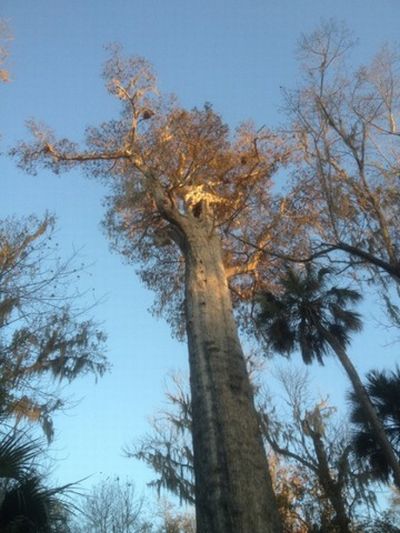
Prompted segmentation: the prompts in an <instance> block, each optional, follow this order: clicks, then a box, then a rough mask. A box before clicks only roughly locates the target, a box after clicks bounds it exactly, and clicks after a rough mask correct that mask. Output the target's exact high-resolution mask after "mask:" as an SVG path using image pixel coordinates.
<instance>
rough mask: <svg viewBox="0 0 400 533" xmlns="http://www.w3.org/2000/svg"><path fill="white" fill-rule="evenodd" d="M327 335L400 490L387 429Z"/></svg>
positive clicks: (354, 372)
mask: <svg viewBox="0 0 400 533" xmlns="http://www.w3.org/2000/svg"><path fill="white" fill-rule="evenodd" d="M325 335H326V338H327V339H328V341H329V344H330V345H331V346H332V348H333V350H334V351H335V353H336V355H337V357H338V359H339V360H340V362H341V364H342V366H343V368H344V369H345V371H346V373H347V375H348V376H349V379H350V381H351V383H352V385H353V389H354V392H355V393H356V394H357V396H358V398H359V400H360V402H361V405H362V406H363V408H364V410H365V413H366V414H367V416H368V418H369V421H370V423H371V427H372V430H373V432H374V434H375V438H376V440H377V441H378V443H379V445H380V447H381V449H382V452H383V454H384V455H385V457H386V460H387V462H388V463H389V465H390V467H391V469H392V473H393V479H394V482H395V484H396V486H397V487H398V488H400V463H399V461H398V459H397V457H396V455H395V453H394V451H393V447H392V445H391V444H390V441H389V439H388V437H387V435H386V431H385V428H384V427H383V424H382V422H381V420H380V419H379V417H378V415H377V412H376V410H375V407H374V406H373V404H372V403H371V400H370V398H369V396H368V393H367V391H366V390H365V387H364V385H363V383H362V381H361V379H360V377H359V375H358V373H357V370H356V369H355V368H354V365H353V363H352V362H351V361H350V359H349V357H348V356H347V354H346V352H345V351H344V350H343V348H342V347H341V345H340V344H339V343H338V342H337V340H336V338H335V337H334V336H333V335H332V334H331V333H330V332H328V331H327V330H325Z"/></svg>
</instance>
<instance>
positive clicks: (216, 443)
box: [181, 224, 282, 533]
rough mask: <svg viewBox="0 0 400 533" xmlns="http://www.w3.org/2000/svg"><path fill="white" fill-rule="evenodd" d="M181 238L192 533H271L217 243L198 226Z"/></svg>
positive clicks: (266, 489) (269, 498)
mask: <svg viewBox="0 0 400 533" xmlns="http://www.w3.org/2000/svg"><path fill="white" fill-rule="evenodd" d="M186 229H187V228H186ZM185 233H186V235H185V238H184V242H183V245H182V244H181V246H182V248H183V253H184V255H185V261H186V286H185V289H186V323H187V335H188V346H189V361H190V382H191V394H192V414H193V448H194V469H195V480H196V493H195V494H196V517H197V531H198V533H277V532H280V531H282V529H281V525H280V519H279V515H278V512H277V507H276V502H275V496H274V493H273V489H272V483H271V478H270V475H269V471H268V464H267V460H266V456H265V451H264V447H263V443H262V439H261V433H260V427H259V421H258V416H257V413H256V410H255V408H254V402H253V392H252V387H251V384H250V382H249V377H248V374H247V369H246V364H245V360H244V356H243V351H242V348H241V345H240V341H239V338H238V333H237V327H236V323H235V320H234V316H233V312H232V303H231V296H230V292H229V288H228V284H227V279H226V275H225V270H224V266H223V261H222V253H221V246H220V240H219V237H218V236H217V235H215V233H214V234H212V235H211V236H210V235H209V233H208V232H207V231H206V230H205V228H204V227H202V226H201V225H200V224H194V225H193V228H191V231H190V232H188V231H186V232H185ZM189 233H190V234H189Z"/></svg>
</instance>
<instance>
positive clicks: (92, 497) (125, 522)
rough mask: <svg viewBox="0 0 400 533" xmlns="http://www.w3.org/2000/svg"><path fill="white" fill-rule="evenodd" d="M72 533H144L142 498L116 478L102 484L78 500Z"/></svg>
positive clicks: (130, 485) (130, 483) (126, 482)
mask: <svg viewBox="0 0 400 533" xmlns="http://www.w3.org/2000/svg"><path fill="white" fill-rule="evenodd" d="M78 506H79V509H80V512H79V514H78V515H77V521H79V523H78V524H77V525H76V526H73V530H74V531H82V532H84V531H90V532H91V533H146V532H149V531H151V529H150V525H149V524H148V523H147V522H146V520H144V519H143V498H141V497H139V496H138V495H137V493H136V490H135V487H134V485H133V483H132V482H130V481H128V480H126V481H121V480H120V479H119V478H118V477H115V478H107V479H103V480H101V481H100V482H99V483H98V484H97V485H95V486H93V487H92V488H91V490H90V492H89V494H87V495H84V496H81V503H79V502H78Z"/></svg>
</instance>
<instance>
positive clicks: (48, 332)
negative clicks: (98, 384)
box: [0, 216, 107, 439]
mask: <svg viewBox="0 0 400 533" xmlns="http://www.w3.org/2000/svg"><path fill="white" fill-rule="evenodd" d="M53 237H54V219H53V218H52V217H50V216H46V217H44V218H43V219H42V220H39V219H38V218H36V217H34V216H30V217H26V218H25V219H22V218H21V219H16V218H14V217H11V218H8V219H4V220H0V397H1V407H0V417H1V419H2V420H3V423H4V422H5V421H6V420H7V419H9V418H10V417H11V418H13V419H14V422H17V423H18V422H19V421H20V420H29V421H31V422H39V423H40V424H41V425H42V427H43V429H44V431H45V433H46V435H47V437H48V439H51V437H52V435H53V426H52V422H51V413H52V412H53V411H54V410H55V409H59V408H61V407H62V406H63V401H62V398H60V395H59V392H58V390H57V387H55V388H52V387H51V381H50V380H49V377H51V378H54V380H57V381H62V380H66V381H71V380H73V379H75V378H76V377H77V376H79V375H83V374H85V373H86V372H93V373H95V374H97V375H101V374H102V373H103V372H104V371H105V370H106V368H107V363H106V359H105V357H104V355H103V352H104V340H105V336H104V333H102V332H101V331H100V330H99V329H98V328H97V327H96V324H95V323H94V322H93V321H92V320H82V319H81V316H80V315H82V312H83V309H81V308H79V307H78V306H77V301H78V297H79V294H78V293H77V292H73V291H71V287H72V283H71V281H72V279H73V277H75V276H76V275H77V272H78V270H77V269H76V268H75V267H74V266H73V261H72V259H71V260H70V261H62V260H61V259H59V257H58V256H57V255H56V250H57V246H56V245H53V240H52V239H53Z"/></svg>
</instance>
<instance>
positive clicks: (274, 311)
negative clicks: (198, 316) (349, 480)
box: [256, 265, 400, 487]
mask: <svg viewBox="0 0 400 533" xmlns="http://www.w3.org/2000/svg"><path fill="white" fill-rule="evenodd" d="M330 274H333V272H332V270H331V269H328V268H320V269H315V268H313V267H312V266H311V265H307V266H306V267H305V269H304V271H295V270H293V269H291V268H288V269H287V272H286V274H285V275H284V276H283V277H282V278H281V280H280V288H281V292H280V294H279V295H278V296H277V295H275V294H272V293H271V292H265V293H264V294H262V295H261V296H260V297H259V301H258V303H259V311H258V313H257V318H256V323H257V327H258V330H259V331H260V333H261V334H262V336H263V337H264V339H265V340H266V342H267V344H268V346H269V347H270V348H271V349H272V350H274V351H276V352H278V353H281V354H287V355H289V354H291V353H292V352H293V351H295V350H296V349H299V350H300V353H301V356H302V358H303V361H304V362H305V363H306V364H310V363H312V362H313V361H315V360H317V361H318V362H319V363H321V364H323V361H324V357H325V356H327V355H329V354H331V353H334V354H335V355H336V356H337V358H338V359H339V361H340V363H341V364H342V366H343V368H344V370H345V371H346V373H347V375H348V377H349V379H350V381H351V383H352V385H353V389H354V393H355V395H356V396H357V398H358V400H359V402H360V405H361V406H362V409H364V412H365V416H366V417H367V418H368V420H369V422H370V427H371V429H372V431H373V432H374V435H375V438H376V441H377V442H378V443H379V445H380V447H381V450H382V453H383V454H384V456H385V458H386V460H387V463H388V465H390V468H391V471H392V475H393V478H394V481H395V483H396V485H397V486H398V487H400V464H399V461H398V458H397V457H396V455H395V453H394V451H393V448H392V446H391V443H390V441H389V439H388V437H387V435H386V433H385V429H384V427H383V425H382V422H381V420H380V419H379V417H378V415H377V412H376V410H375V408H374V406H373V405H372V403H371V400H370V399H369V396H368V393H367V391H366V390H365V388H364V385H363V384H362V382H361V379H360V377H359V375H358V373H357V370H356V369H355V367H354V365H353V364H352V362H351V360H350V359H349V357H348V355H347V353H346V347H347V346H348V344H349V342H350V334H351V333H352V332H357V331H360V330H361V327H362V322H361V317H360V315H359V314H358V313H356V312H355V311H353V310H351V309H348V306H349V305H352V304H353V305H354V304H356V303H357V302H359V301H360V300H361V295H360V294H359V293H358V292H357V291H355V290H353V289H350V288H347V287H336V286H331V285H329V284H328V278H329V275H330Z"/></svg>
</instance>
